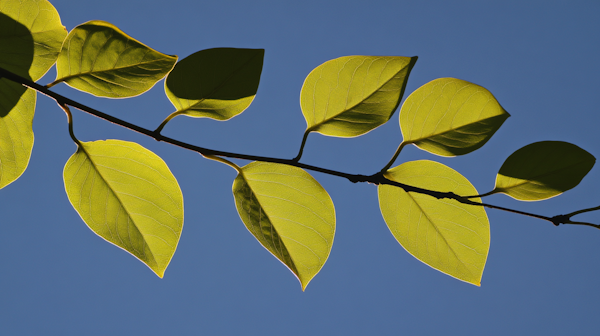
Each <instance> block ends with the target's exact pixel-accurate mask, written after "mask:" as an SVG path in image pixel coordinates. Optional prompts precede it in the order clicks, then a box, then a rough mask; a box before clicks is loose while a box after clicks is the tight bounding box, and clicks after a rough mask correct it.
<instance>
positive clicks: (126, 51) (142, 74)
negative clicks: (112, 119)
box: [49, 21, 177, 98]
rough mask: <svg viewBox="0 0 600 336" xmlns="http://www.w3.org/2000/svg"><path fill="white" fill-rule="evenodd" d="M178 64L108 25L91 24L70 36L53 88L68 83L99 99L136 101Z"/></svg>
mask: <svg viewBox="0 0 600 336" xmlns="http://www.w3.org/2000/svg"><path fill="white" fill-rule="evenodd" d="M176 61H177V56H169V55H165V54H163V53H160V52H158V51H156V50H153V49H151V48H149V47H148V46H146V45H144V44H142V43H140V42H139V41H137V40H135V39H133V38H131V37H130V36H128V35H127V34H125V33H124V32H122V31H121V30H120V29H119V28H117V27H115V26H114V25H112V24H110V23H108V22H104V21H90V22H86V23H84V24H81V25H79V26H77V27H75V28H74V29H73V30H72V31H71V32H70V33H69V35H68V36H67V39H66V40H65V43H64V44H63V47H62V50H61V51H60V54H59V56H58V62H57V67H56V68H57V74H56V80H55V81H54V82H53V83H51V85H55V84H57V83H60V82H65V83H67V84H69V85H70V86H72V87H74V88H76V89H78V90H81V91H85V92H87V93H91V94H93V95H95V96H100V97H109V98H126V97H132V96H137V95H139V94H142V93H144V92H146V91H147V90H149V89H150V88H151V87H152V86H154V84H156V82H158V81H159V80H161V79H162V78H163V77H164V76H165V75H166V74H167V73H168V72H169V71H170V70H171V69H172V68H173V65H175V62H176ZM51 85H49V86H51Z"/></svg>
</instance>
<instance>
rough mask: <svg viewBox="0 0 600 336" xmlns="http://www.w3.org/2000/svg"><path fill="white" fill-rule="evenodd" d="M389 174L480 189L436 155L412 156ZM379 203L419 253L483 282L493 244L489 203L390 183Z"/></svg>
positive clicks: (439, 186) (455, 188)
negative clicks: (469, 202)
mask: <svg viewBox="0 0 600 336" xmlns="http://www.w3.org/2000/svg"><path fill="white" fill-rule="evenodd" d="M384 176H385V177H387V178H388V179H390V180H392V181H396V182H400V183H404V184H407V185H411V186H415V187H420V188H425V189H429V190H435V191H441V192H454V193H455V194H457V195H464V196H466V195H476V194H477V190H475V187H473V186H472V185H471V183H470V182H469V181H468V180H467V179H466V178H465V177H463V176H462V175H461V174H459V173H458V172H456V171H455V170H453V169H451V168H449V167H447V166H444V165H443V164H441V163H437V162H433V161H412V162H406V163H404V164H401V165H400V166H397V167H395V168H393V169H390V170H388V171H387V172H386V173H385V174H384ZM472 200H473V201H477V202H480V199H478V198H475V199H472ZM379 207H380V209H381V213H382V214H383V218H384V220H385V222H386V223H387V225H388V227H389V229H390V231H391V232H392V234H393V235H394V237H395V238H396V240H398V242H399V243H400V244H401V245H402V247H404V248H405V249H406V250H407V251H408V252H409V253H410V254H412V255H413V256H414V257H415V258H417V259H419V260H420V261H422V262H424V263H425V264H427V265H429V266H431V267H433V268H435V269H437V270H439V271H441V272H443V273H446V274H448V275H450V276H453V277H455V278H457V279H460V280H463V281H466V282H469V283H472V284H474V285H477V286H479V285H480V284H481V276H482V274H483V268H484V267H485V262H486V259H487V255H488V250H489V247H490V226H489V221H488V218H487V215H486V213H485V210H484V208H483V207H479V206H473V205H465V204H462V203H459V202H457V201H456V200H452V199H437V198H434V197H432V196H429V195H425V194H419V193H414V192H409V193H407V192H405V191H404V190H402V189H401V188H399V187H395V186H389V185H380V186H379Z"/></svg>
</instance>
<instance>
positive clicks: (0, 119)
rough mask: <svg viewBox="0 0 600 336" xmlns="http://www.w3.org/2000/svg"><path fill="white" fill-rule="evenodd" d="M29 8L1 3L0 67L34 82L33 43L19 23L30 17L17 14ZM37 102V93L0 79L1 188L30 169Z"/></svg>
mask: <svg viewBox="0 0 600 336" xmlns="http://www.w3.org/2000/svg"><path fill="white" fill-rule="evenodd" d="M21 4H22V6H21ZM30 7H32V2H23V3H21V2H16V1H0V11H2V12H1V13H0V50H2V52H0V67H2V68H4V69H6V70H8V71H11V72H13V73H16V74H17V75H20V76H22V77H26V78H31V76H30V68H31V66H32V62H33V55H34V40H33V36H32V35H31V32H30V31H29V29H28V28H27V27H26V26H25V25H23V23H20V22H18V21H17V20H21V21H26V19H27V17H25V16H23V15H21V16H19V15H18V14H19V11H20V10H22V11H23V12H27V10H28V9H31V8H30ZM25 23H27V22H25ZM35 101H36V93H35V91H33V90H31V89H26V88H25V87H24V86H22V85H20V84H18V83H15V82H13V81H10V80H8V79H6V78H2V79H0V188H4V187H5V186H7V185H9V184H10V183H12V182H14V181H15V180H16V179H18V178H19V176H21V175H22V174H23V172H24V171H25V169H26V168H27V165H28V163H29V158H30V157H31V150H32V148H33V129H32V125H33V116H34V113H35Z"/></svg>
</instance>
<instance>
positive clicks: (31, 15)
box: [0, 0, 67, 81]
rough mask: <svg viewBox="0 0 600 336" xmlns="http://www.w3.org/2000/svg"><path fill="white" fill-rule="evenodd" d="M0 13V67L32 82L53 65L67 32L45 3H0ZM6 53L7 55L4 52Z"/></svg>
mask: <svg viewBox="0 0 600 336" xmlns="http://www.w3.org/2000/svg"><path fill="white" fill-rule="evenodd" d="M0 12H2V13H3V14H4V15H6V16H8V17H10V18H12V19H13V20H15V21H17V22H19V23H20V24H15V21H12V20H6V18H5V17H4V15H0V47H1V48H0V49H1V50H3V52H2V53H0V67H3V68H5V69H7V70H9V71H11V72H13V73H16V74H17V75H20V76H22V77H27V78H31V79H32V80H33V81H37V80H38V79H40V78H41V77H42V76H43V75H44V74H46V72H48V70H49V69H50V68H51V67H52V65H54V62H56V58H57V57H58V53H59V51H60V48H61V46H62V43H63V41H64V39H65V36H67V30H66V29H65V27H64V26H63V25H62V23H61V22H60V17H59V15H58V12H57V11H56V9H55V8H54V6H52V4H50V2H48V1H46V0H3V1H0ZM7 51H9V52H7Z"/></svg>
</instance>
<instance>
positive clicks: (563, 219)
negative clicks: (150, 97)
mask: <svg viewBox="0 0 600 336" xmlns="http://www.w3.org/2000/svg"><path fill="white" fill-rule="evenodd" d="M2 77H4V78H7V79H9V80H11V81H13V82H17V83H20V84H22V85H24V86H26V87H29V88H31V89H33V90H36V91H38V92H40V93H43V94H45V95H46V96H48V97H50V98H52V99H54V100H55V101H56V102H57V103H58V104H59V105H60V106H61V107H63V109H65V111H68V108H67V107H66V106H67V105H69V106H72V107H75V108H77V109H79V110H81V111H83V112H86V113H89V114H91V115H93V116H96V117H98V118H101V119H104V120H106V121H109V122H111V123H113V124H116V125H119V126H122V127H125V128H128V129H130V130H133V131H136V132H138V133H141V134H144V135H146V136H149V137H152V138H154V139H155V140H156V141H162V142H166V143H169V144H171V145H175V146H178V147H181V148H185V149H188V150H191V151H194V152H197V153H200V154H201V155H202V156H205V157H209V158H210V157H213V159H214V157H215V156H217V157H219V156H220V157H227V158H233V159H241V160H250V161H262V162H271V163H279V164H285V165H290V166H295V167H299V168H303V169H308V170H312V171H316V172H320V173H324V174H328V175H333V176H338V177H342V178H345V179H348V180H349V181H350V182H352V183H358V182H368V183H372V184H376V185H381V184H384V185H391V186H396V187H399V188H401V189H403V190H404V191H405V192H414V193H419V194H425V195H429V196H432V197H435V198H437V199H444V198H448V199H453V200H456V201H457V202H460V203H463V204H468V205H474V206H483V207H486V208H490V209H497V210H502V211H507V212H512V213H515V214H520V215H525V216H529V217H534V218H538V219H543V220H546V221H549V222H551V223H552V224H554V225H556V226H558V225H560V224H573V225H586V226H592V227H595V228H598V229H600V225H599V224H592V223H585V222H574V221H571V220H570V218H571V217H572V216H573V215H576V214H579V213H582V212H587V211H593V210H600V206H599V207H595V208H589V209H584V210H579V211H575V212H572V213H570V214H566V215H557V216H553V217H547V216H543V215H537V214H533V213H528V212H524V211H519V210H515V209H509V208H504V207H500V206H496V205H492V204H487V203H483V202H475V201H472V200H470V199H469V197H464V196H460V195H456V194H455V193H453V192H440V191H434V190H429V189H424V188H419V187H414V186H410V185H407V184H404V183H400V182H396V181H392V180H390V179H388V178H386V177H385V176H384V171H380V172H378V173H376V174H373V175H361V174H348V173H344V172H339V171H335V170H331V169H327V168H322V167H317V166H313V165H309V164H304V163H301V162H298V160H299V159H300V156H301V155H302V148H303V147H304V146H303V145H304V143H305V142H306V138H307V135H308V134H307V133H309V132H306V133H305V134H304V138H303V141H302V146H301V149H300V153H299V154H298V156H297V157H296V158H294V159H291V160H289V159H278V158H271V157H266V156H258V155H247V154H239V153H232V152H225V151H219V150H214V149H209V148H204V147H199V146H195V145H192V144H188V143H185V142H182V141H179V140H176V139H173V138H169V137H166V136H164V135H162V134H160V127H159V129H157V130H154V131H152V130H149V129H146V128H143V127H140V126H137V125H135V124H132V123H129V122H127V121H124V120H122V119H119V118H116V117H113V116H111V115H108V114H106V113H103V112H100V111H98V110H96V109H93V108H91V107H89V106H86V105H83V104H81V103H78V102H76V101H74V100H71V99H69V98H67V97H65V96H62V95H60V94H58V93H56V92H53V91H50V90H49V89H48V88H47V87H45V86H42V85H39V84H37V83H35V82H32V81H30V80H28V79H26V78H23V77H21V76H18V75H16V74H14V73H12V72H10V71H8V70H5V69H3V68H1V67H0V78H2ZM401 147H403V145H402V144H401V145H400V148H399V150H398V151H397V153H399V151H400V149H401ZM397 153H396V154H395V156H394V159H393V160H392V162H391V163H393V161H394V160H395V159H396V157H397ZM471 197H473V196H471Z"/></svg>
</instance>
